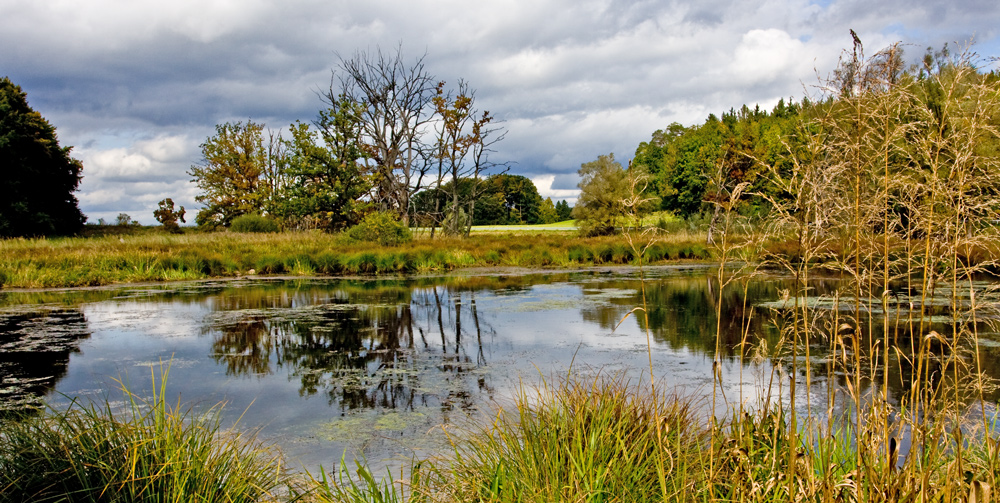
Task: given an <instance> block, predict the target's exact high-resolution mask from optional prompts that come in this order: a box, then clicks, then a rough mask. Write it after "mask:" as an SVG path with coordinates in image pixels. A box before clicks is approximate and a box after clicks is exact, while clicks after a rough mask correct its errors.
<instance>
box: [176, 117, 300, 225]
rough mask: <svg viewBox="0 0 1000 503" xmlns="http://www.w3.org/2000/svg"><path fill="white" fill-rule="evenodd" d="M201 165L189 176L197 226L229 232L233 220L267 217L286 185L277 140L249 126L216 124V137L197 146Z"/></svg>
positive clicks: (256, 125)
mask: <svg viewBox="0 0 1000 503" xmlns="http://www.w3.org/2000/svg"><path fill="white" fill-rule="evenodd" d="M201 154H202V157H203V160H202V164H195V165H193V166H191V170H190V171H188V174H189V175H191V176H192V177H194V178H193V180H192V181H193V182H195V183H197V184H198V188H199V189H201V191H202V192H201V194H200V195H198V197H196V198H195V200H196V201H198V202H199V203H202V204H204V205H205V206H204V207H203V208H202V209H201V211H199V212H198V216H197V218H196V221H197V223H198V225H209V226H213V225H222V226H226V227H228V226H229V224H230V223H231V222H232V221H233V219H234V218H236V217H238V216H240V215H247V214H251V213H271V212H273V210H274V203H275V200H276V196H277V195H278V194H279V193H280V192H281V190H282V189H283V188H284V186H285V185H286V181H285V159H284V157H285V156H284V153H283V150H282V144H281V141H280V138H279V137H278V136H277V135H275V134H273V133H269V135H268V138H267V139H265V137H264V125H263V124H259V123H256V122H253V121H247V122H246V123H243V122H236V123H230V122H227V123H225V124H220V125H217V126H216V127H215V135H214V136H211V137H209V138H208V139H207V140H206V141H205V143H202V144H201Z"/></svg>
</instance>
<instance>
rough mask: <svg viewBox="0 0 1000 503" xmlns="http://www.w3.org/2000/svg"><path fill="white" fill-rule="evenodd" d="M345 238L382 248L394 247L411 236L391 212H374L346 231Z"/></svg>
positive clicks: (409, 239) (408, 230)
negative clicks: (375, 244)
mask: <svg viewBox="0 0 1000 503" xmlns="http://www.w3.org/2000/svg"><path fill="white" fill-rule="evenodd" d="M347 236H348V237H349V238H351V239H353V240H355V241H364V242H370V243H378V244H380V245H382V246H396V245H399V244H402V243H407V242H409V241H411V240H412V239H413V234H412V233H411V232H410V229H409V228H408V227H407V226H406V224H404V223H402V222H400V221H399V217H398V216H397V215H395V214H394V213H391V212H386V211H376V212H373V213H369V214H368V215H366V216H365V218H364V219H363V220H361V223H359V224H358V225H355V226H354V227H351V228H350V229H348V230H347Z"/></svg>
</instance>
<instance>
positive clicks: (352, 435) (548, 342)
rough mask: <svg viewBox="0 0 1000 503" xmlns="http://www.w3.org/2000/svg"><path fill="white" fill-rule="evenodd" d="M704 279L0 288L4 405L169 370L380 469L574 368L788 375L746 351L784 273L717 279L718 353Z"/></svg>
mask: <svg viewBox="0 0 1000 503" xmlns="http://www.w3.org/2000/svg"><path fill="white" fill-rule="evenodd" d="M714 272H715V271H714V269H712V268H708V267H697V266H691V267H679V266H674V267H657V268H652V269H649V270H647V271H646V272H645V277H646V281H645V283H643V282H641V281H640V277H639V273H638V272H637V271H636V270H634V269H618V270H588V271H577V272H545V273H531V274H527V273H525V274H507V275H483V276H473V275H456V276H444V277H420V278H399V279H333V278H311V279H266V278H261V279H253V280H230V281H206V282H197V283H182V284H164V285H155V286H131V287H125V288H118V289H98V290H67V291H51V292H3V293H0V378H2V380H0V410H14V409H20V408H24V407H28V406H31V405H32V404H38V403H41V402H42V401H47V402H49V403H52V404H54V405H56V406H57V407H60V406H66V405H67V404H68V403H69V401H70V400H71V399H76V400H87V399H96V400H111V401H115V400H118V399H120V394H118V393H116V390H117V389H119V387H120V384H119V383H125V384H127V385H128V386H129V388H130V389H132V390H134V391H137V392H138V393H139V394H143V393H144V392H148V390H149V388H150V387H151V378H152V376H154V375H156V376H158V375H160V373H161V372H163V371H164V369H167V368H169V378H168V380H167V396H168V397H173V398H175V400H176V401H179V402H180V403H182V404H185V405H186V406H191V407H194V408H196V409H202V408H203V409H206V410H207V409H209V408H210V407H212V406H214V405H216V404H219V403H225V408H224V416H223V421H224V423H225V424H228V425H231V424H233V423H234V422H236V421H237V420H238V421H239V427H241V428H249V429H254V430H257V431H258V432H259V434H260V436H261V437H262V438H264V439H266V440H268V441H270V442H274V443H277V444H278V445H280V446H281V447H282V449H283V451H284V452H285V453H286V454H287V455H288V457H289V459H290V460H291V461H292V462H293V464H294V465H295V466H296V467H299V468H302V469H307V470H310V471H313V472H314V473H315V470H317V469H318V467H320V466H323V467H325V468H327V469H329V468H331V467H332V466H334V465H336V464H337V463H339V462H340V460H341V458H342V456H343V457H344V458H346V459H347V460H348V461H350V460H352V459H355V458H364V459H366V460H367V461H368V462H369V463H370V464H371V465H372V466H373V467H376V468H377V467H380V466H396V465H399V464H405V463H406V462H407V460H409V459H410V458H411V457H412V456H422V455H427V454H430V453H435V452H441V451H442V450H444V449H447V445H448V444H447V435H446V434H445V433H444V430H445V428H448V427H452V426H454V427H456V428H462V427H468V426H469V425H474V424H484V423H487V424H488V421H489V418H490V417H491V416H492V415H493V414H495V413H496V410H497V408H498V407H504V406H506V405H509V403H510V401H511V399H512V398H513V397H514V396H515V394H516V393H517V392H518V390H519V389H520V388H521V387H528V388H530V387H532V386H537V385H539V384H540V383H542V382H556V381H558V380H559V379H561V378H563V377H565V376H566V375H568V373H572V375H573V376H575V377H577V378H593V377H595V376H598V375H600V374H605V375H611V374H617V373H626V374H628V376H629V378H630V379H631V380H632V381H633V382H635V383H636V384H640V383H642V382H643V381H644V380H645V381H648V380H649V376H650V372H652V375H653V377H654V378H655V379H656V380H657V382H658V384H659V385H660V386H661V387H663V388H664V389H671V390H674V389H676V390H678V392H680V393H682V394H685V395H692V396H696V397H698V396H702V397H703V396H708V395H709V394H711V391H712V387H713V377H712V375H713V370H712V368H713V360H714V359H715V357H716V356H718V358H719V360H720V362H721V365H720V367H721V376H722V383H723V384H722V396H723V399H724V400H725V401H726V403H728V404H730V405H732V404H736V403H739V402H740V401H745V400H752V399H753V398H755V397H757V396H758V394H759V393H760V391H761V389H762V388H763V387H764V386H765V384H766V383H768V382H773V381H771V379H772V378H774V376H778V381H779V382H780V383H782V384H783V383H785V382H786V381H787V379H788V378H789V375H788V372H789V371H790V370H791V368H790V366H789V363H788V361H787V360H777V359H772V358H765V359H764V360H762V361H757V362H755V363H754V362H751V360H752V359H751V357H750V356H751V353H752V350H751V349H749V348H750V346H751V345H753V344H749V345H747V346H741V344H740V343H741V341H743V340H744V335H745V334H747V336H746V339H748V340H749V341H750V342H751V343H754V344H756V343H759V342H760V341H765V342H768V343H769V344H770V345H771V347H773V346H774V345H775V344H776V343H777V340H778V337H779V335H780V334H779V333H778V332H779V331H778V329H777V328H776V319H775V316H776V315H775V313H776V312H777V311H773V310H770V309H769V306H770V307H773V305H774V304H775V303H776V302H777V301H780V299H781V298H782V297H781V296H782V289H783V288H786V287H787V284H788V280H787V278H783V277H781V276H761V277H760V278H758V279H756V280H755V281H753V282H751V283H750V284H749V285H748V286H747V287H746V288H744V287H743V286H742V285H740V284H737V283H734V284H731V285H728V286H727V288H725V289H724V290H723V293H722V295H721V302H722V306H721V312H722V313H723V315H722V323H721V324H720V325H721V332H720V334H721V335H720V339H719V341H718V345H717V340H716V330H717V328H716V324H717V323H716V322H717V317H716V307H715V306H716V304H715V303H716V302H717V299H719V298H720V297H719V295H718V286H717V285H716V284H715V283H714V280H713V276H714ZM836 283H837V280H835V279H825V280H823V279H821V280H818V281H816V282H815V285H814V288H815V289H817V291H824V290H825V291H829V290H831V289H832V288H833V287H834V285H835V284H836ZM643 286H645V292H646V301H647V303H648V310H649V329H650V330H649V333H650V336H651V339H650V341H649V344H648V345H647V335H646V331H645V330H644V324H645V323H644V321H643V320H644V318H643V317H642V315H641V313H634V314H633V315H631V316H628V317H627V318H626V315H628V314H629V313H630V312H631V311H632V310H633V309H634V308H636V307H639V306H642V305H643V297H642V293H641V292H642V290H643ZM750 307H754V310H753V313H754V314H753V315H751V311H750V309H749V308H750ZM623 318H625V320H624V322H622V320H623ZM619 323H621V325H620V326H619ZM616 327H617V328H616ZM939 329H940V330H942V331H944V330H945V329H944V328H940V327H939ZM987 332H988V331H987V330H986V329H985V328H984V330H983V338H982V340H981V341H982V344H981V345H980V348H979V351H980V353H981V355H982V356H983V359H984V364H985V367H984V369H985V371H986V372H987V373H988V374H990V375H992V376H1000V368H998V367H997V362H1000V358H998V356H1000V353H998V351H1000V350H998V346H1000V344H997V343H996V342H993V341H994V340H995V337H994V336H993V335H991V334H989V333H987ZM991 337H992V338H991ZM717 347H718V351H717V349H716V348H717ZM822 347H823V345H822V344H819V343H817V345H816V350H815V351H814V353H813V359H812V360H811V361H810V365H811V367H810V368H811V369H812V370H813V372H814V374H815V377H814V379H813V383H814V388H816V389H815V390H812V391H809V390H806V391H803V399H801V400H799V403H800V404H806V403H807V401H812V402H814V403H815V405H817V407H818V408H821V406H822V403H823V400H824V399H822V398H820V397H819V395H820V393H819V391H820V389H821V388H822V387H823V386H825V385H836V382H833V383H826V382H825V381H824V379H823V376H825V375H826V370H825V365H826V364H825V360H824V357H823V351H822ZM650 359H652V369H650ZM799 371H800V372H801V371H802V370H801V368H799ZM905 374H906V369H905V368H901V370H900V375H899V376H890V378H889V380H890V389H891V393H890V395H891V396H899V395H900V394H901V393H904V390H905V380H906V375H905ZM834 381H836V379H834ZM144 390H145V391H144ZM807 392H808V393H811V394H805V393H807ZM814 395H815V396H814ZM990 398H991V399H995V398H996V397H990ZM168 401H174V400H171V399H170V398H168ZM442 426H444V427H445V428H442Z"/></svg>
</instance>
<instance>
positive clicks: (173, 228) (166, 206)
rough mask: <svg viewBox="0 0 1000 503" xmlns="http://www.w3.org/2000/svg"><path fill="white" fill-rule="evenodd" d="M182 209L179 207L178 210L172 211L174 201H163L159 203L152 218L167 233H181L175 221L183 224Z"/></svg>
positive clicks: (169, 199) (167, 199)
mask: <svg viewBox="0 0 1000 503" xmlns="http://www.w3.org/2000/svg"><path fill="white" fill-rule="evenodd" d="M185 213H187V212H186V211H184V207H183V206H181V207H180V209H179V210H174V200H173V199H171V198H169V197H168V198H166V199H163V200H162V201H160V202H159V205H158V207H157V208H156V211H154V212H153V217H154V218H156V221H157V222H160V224H162V225H163V228H164V229H166V230H167V231H168V232H174V233H177V232H181V228H180V226H179V225H177V221H178V220H180V221H181V222H182V223H183V222H184V214H185Z"/></svg>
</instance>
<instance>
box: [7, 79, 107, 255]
mask: <svg viewBox="0 0 1000 503" xmlns="http://www.w3.org/2000/svg"><path fill="white" fill-rule="evenodd" d="M71 149H72V147H60V146H59V141H58V139H57V138H56V129H55V128H54V127H53V126H52V125H51V124H49V122H48V121H47V120H45V119H44V118H42V116H41V114H39V113H38V112H35V111H34V110H32V108H31V107H30V106H28V99H27V95H26V94H25V92H24V91H22V90H21V87H20V86H17V85H15V84H14V83H13V82H11V80H10V79H9V78H7V77H3V78H0V236H41V235H52V234H73V233H75V232H77V231H79V230H80V228H81V227H82V226H83V222H84V221H86V219H87V218H86V217H85V216H83V213H81V212H80V208H79V206H78V203H77V199H76V196H74V195H73V193H74V192H75V191H76V190H77V187H78V186H79V185H80V178H81V172H82V171H83V165H82V164H81V163H80V161H78V160H76V159H73V158H72V157H70V150H71Z"/></svg>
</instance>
